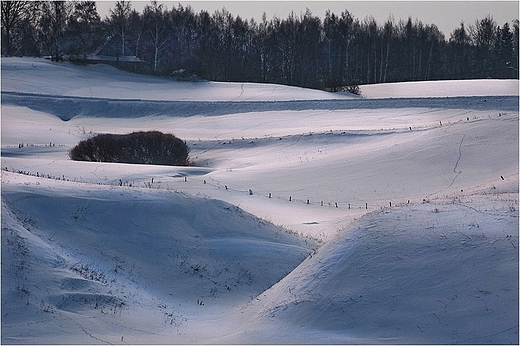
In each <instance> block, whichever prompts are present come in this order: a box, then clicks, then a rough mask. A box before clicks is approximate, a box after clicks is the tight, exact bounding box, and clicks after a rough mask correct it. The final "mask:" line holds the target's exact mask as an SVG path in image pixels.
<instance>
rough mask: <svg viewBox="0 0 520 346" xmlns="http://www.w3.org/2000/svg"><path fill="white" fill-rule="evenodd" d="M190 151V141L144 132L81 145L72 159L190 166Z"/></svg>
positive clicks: (103, 137) (99, 137)
mask: <svg viewBox="0 0 520 346" xmlns="http://www.w3.org/2000/svg"><path fill="white" fill-rule="evenodd" d="M189 151H190V149H189V148H188V146H187V145H186V142H184V141H182V140H180V139H179V138H177V137H175V136H174V135H172V134H164V133H162V132H159V131H148V132H142V131H141V132H133V133H130V134H126V135H116V134H100V135H97V136H94V137H92V138H89V139H87V140H84V141H81V142H79V143H78V145H76V146H75V147H74V148H73V149H72V150H71V151H70V152H69V156H70V158H71V159H72V160H75V161H95V162H118V163H138V164H150V165H167V166H186V165H188V163H189V157H188V154H189Z"/></svg>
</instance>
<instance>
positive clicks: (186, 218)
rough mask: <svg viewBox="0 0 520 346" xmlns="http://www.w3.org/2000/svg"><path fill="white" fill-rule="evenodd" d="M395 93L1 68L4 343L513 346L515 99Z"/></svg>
mask: <svg viewBox="0 0 520 346" xmlns="http://www.w3.org/2000/svg"><path fill="white" fill-rule="evenodd" d="M50 78H52V80H53V81H55V82H54V83H49V80H50ZM515 85H516V86H515ZM395 87H396V85H381V86H362V88H361V90H362V93H363V95H364V96H363V97H362V98H360V97H354V96H351V95H344V94H338V93H334V94H331V93H325V92H321V91H315V90H305V89H301V88H291V87H285V86H277V85H255V84H248V83H244V84H241V83H209V82H176V81H173V80H170V79H163V78H155V77H149V76H140V75H133V74H130V73H126V72H121V71H117V70H115V69H113V68H111V67H107V66H101V65H99V66H97V65H96V66H74V65H71V64H66V63H53V62H49V61H44V60H40V59H26V58H3V59H2V279H3V282H2V342H3V343H65V344H70V343H133V344H151V343H167V344H171V343H184V344H191V343H299V344H301V343H341V344H345V343H381V344H382V343H394V344H402V343H465V344H475V343H501V344H502V343H503V344H509V343H512V344H517V343H518V325H519V324H518V292H519V291H518V164H519V162H518V155H519V154H518V83H517V81H498V80H491V81H490V80H486V81H485V82H484V81H457V82H449V81H446V82H435V83H408V84H407V83H404V84H401V85H400V86H399V88H400V89H399V90H400V91H398V90H397V91H396V89H395ZM389 90H393V91H389ZM387 97H393V98H387ZM147 130H148V131H154V130H155V131H156V130H160V131H162V132H167V133H173V134H175V135H176V136H178V137H179V138H182V139H184V140H186V141H187V143H188V145H189V146H190V148H191V158H192V161H193V163H194V165H193V166H189V167H169V166H153V165H128V164H112V163H99V162H74V161H71V160H69V159H68V151H69V150H70V149H71V148H72V147H73V146H74V145H76V144H77V143H78V142H79V141H81V140H84V139H87V138H90V137H92V136H94V135H96V134H99V133H129V132H133V131H147Z"/></svg>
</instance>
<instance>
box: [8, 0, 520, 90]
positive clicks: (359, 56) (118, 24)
mask: <svg viewBox="0 0 520 346" xmlns="http://www.w3.org/2000/svg"><path fill="white" fill-rule="evenodd" d="M1 11H2V17H1V21H2V22H1V23H2V55H4V56H38V57H41V56H50V57H51V59H52V60H57V61H61V60H64V59H69V60H73V61H76V62H84V63H86V62H106V63H110V64H112V65H115V66H116V67H118V68H122V69H126V70H130V71H134V72H141V73H150V74H156V75H163V76H177V77H182V78H193V77H194V78H202V79H207V80H213V81H236V82H257V83H277V84H285V85H293V86H301V87H308V88H317V89H325V90H330V91H337V90H347V91H349V90H356V89H355V86H356V85H362V84H373V83H388V82H402V81H426V80H457V79H477V78H503V79H518V76H519V74H518V57H519V55H518V49H519V47H518V41H519V38H518V31H519V30H518V28H519V22H518V20H514V21H513V22H512V23H504V24H503V25H502V26H499V25H497V23H496V22H495V21H494V19H493V17H492V16H491V15H488V16H487V17H485V18H484V19H480V20H478V19H477V20H475V22H474V23H473V24H470V25H467V26H466V25H465V24H464V23H461V24H460V27H458V28H456V29H455V30H454V31H453V32H452V33H451V34H450V37H449V39H446V37H445V36H444V34H443V33H441V32H440V31H439V30H438V28H437V26H436V25H435V24H423V23H422V22H421V21H419V20H417V19H416V20H412V18H408V19H407V20H402V19H401V20H399V21H397V22H396V21H395V20H394V19H393V18H391V17H389V19H388V20H387V21H386V22H385V23H383V24H382V25H381V24H379V23H377V22H376V21H375V19H374V18H371V17H367V18H365V19H363V20H359V19H357V18H355V17H354V16H353V15H352V14H351V13H349V12H348V11H347V10H345V11H344V12H342V13H341V14H340V15H336V14H335V13H331V12H330V11H327V13H326V14H325V18H324V19H323V20H322V19H320V18H319V17H318V16H315V15H313V14H312V13H311V12H310V11H309V10H307V11H306V12H305V13H304V14H300V15H296V14H291V15H290V16H289V17H288V18H286V19H280V18H276V17H275V18H273V19H271V20H267V18H266V16H265V13H264V16H263V18H262V20H261V22H259V23H257V22H256V21H254V20H252V19H251V20H244V19H242V18H240V16H234V15H232V14H231V13H229V12H228V11H227V10H225V9H222V10H220V11H216V12H214V13H213V14H209V13H208V12H207V11H201V12H200V13H195V12H194V11H193V10H192V9H191V7H189V6H188V7H183V6H182V5H180V4H179V5H178V6H174V7H173V8H171V9H168V8H166V7H165V6H164V5H162V4H159V3H157V2H150V4H149V5H147V6H146V7H145V8H144V10H143V12H142V13H139V12H137V11H136V10H135V9H133V8H132V5H131V3H130V2H129V1H118V2H116V3H115V6H114V8H113V9H111V10H110V14H109V16H107V17H105V18H104V19H101V17H100V16H99V14H98V12H97V9H96V3H95V2H94V1H74V2H70V1H2V2H1ZM346 87H352V88H353V89H348V88H346Z"/></svg>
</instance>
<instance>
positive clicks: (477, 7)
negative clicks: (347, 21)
mask: <svg viewBox="0 0 520 346" xmlns="http://www.w3.org/2000/svg"><path fill="white" fill-rule="evenodd" d="M114 3H115V2H114V1H97V8H98V12H99V14H100V15H101V17H102V18H104V17H105V16H106V15H108V13H109V9H110V8H113V7H114ZM149 3H150V1H141V0H139V1H131V5H132V8H135V9H136V10H137V11H138V12H142V10H143V8H144V7H145V6H146V5H147V4H149ZM158 3H163V4H164V5H165V6H167V8H169V9H170V8H172V7H173V6H177V5H178V4H179V3H180V4H182V5H183V6H186V5H190V6H191V7H192V8H193V10H194V11H195V12H197V13H198V12H200V11H201V10H206V11H208V12H209V13H210V14H212V13H213V12H215V11H216V10H221V9H222V8H226V10H228V11H229V12H230V13H231V14H232V15H234V16H237V15H239V16H240V17H242V19H250V18H254V19H255V20H256V21H257V22H259V21H261V19H262V14H263V13H264V12H265V13H266V16H267V19H268V20H270V19H272V18H273V17H275V16H276V17H278V18H281V19H285V18H287V17H288V16H289V14H290V13H291V12H294V13H295V14H296V15H300V14H303V13H305V10H306V9H307V8H309V10H310V11H311V12H312V14H313V15H316V16H318V17H320V18H322V19H323V18H324V16H325V12H326V11H327V9H330V10H331V12H333V13H336V14H337V15H340V14H341V12H343V11H344V10H348V11H349V12H350V13H351V14H352V15H353V16H354V17H355V18H357V19H360V20H363V19H364V18H365V17H368V16H373V17H374V18H375V19H376V21H377V22H378V23H379V24H383V23H384V22H385V21H386V20H387V19H388V18H389V17H390V16H391V15H392V16H393V17H394V20H395V22H398V21H399V20H400V19H403V20H406V19H408V17H412V19H413V20H415V19H418V20H420V21H421V22H422V23H423V24H435V25H437V27H438V28H439V30H440V31H441V32H442V33H443V34H444V35H445V37H446V38H447V39H449V37H450V34H451V33H452V32H453V31H454V30H455V29H456V28H458V27H459V26H460V23H461V22H464V23H465V26H466V27H468V26H469V25H470V24H474V23H475V20H477V19H482V18H484V17H486V16H487V15H491V16H492V17H493V19H494V20H495V21H496V22H497V24H498V25H500V26H503V25H504V23H506V22H507V23H509V25H511V21H512V20H514V19H518V18H519V2H518V1H388V0H386V1H384V0H383V1H360V0H357V1H316V0H315V1H294V0H293V1H253V0H249V1H216V0H213V1H160V0H159V1H158Z"/></svg>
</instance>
